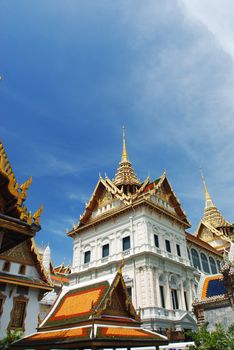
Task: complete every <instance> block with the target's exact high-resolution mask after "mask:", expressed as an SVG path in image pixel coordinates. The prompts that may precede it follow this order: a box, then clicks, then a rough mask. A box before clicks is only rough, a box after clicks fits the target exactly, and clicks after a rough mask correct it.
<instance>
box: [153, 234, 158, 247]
mask: <svg viewBox="0 0 234 350" xmlns="http://www.w3.org/2000/svg"><path fill="white" fill-rule="evenodd" d="M154 245H155V247H157V248H159V241H158V235H154Z"/></svg>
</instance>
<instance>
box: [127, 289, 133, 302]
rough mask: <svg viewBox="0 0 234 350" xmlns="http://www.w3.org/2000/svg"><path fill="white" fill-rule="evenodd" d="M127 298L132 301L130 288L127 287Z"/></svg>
mask: <svg viewBox="0 0 234 350" xmlns="http://www.w3.org/2000/svg"><path fill="white" fill-rule="evenodd" d="M127 292H128V296H129V298H130V299H132V287H127Z"/></svg>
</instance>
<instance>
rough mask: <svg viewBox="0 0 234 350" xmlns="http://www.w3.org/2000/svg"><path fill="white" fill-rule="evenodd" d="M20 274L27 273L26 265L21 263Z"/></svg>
mask: <svg viewBox="0 0 234 350" xmlns="http://www.w3.org/2000/svg"><path fill="white" fill-rule="evenodd" d="M19 274H20V275H25V274H26V266H25V265H20V267H19Z"/></svg>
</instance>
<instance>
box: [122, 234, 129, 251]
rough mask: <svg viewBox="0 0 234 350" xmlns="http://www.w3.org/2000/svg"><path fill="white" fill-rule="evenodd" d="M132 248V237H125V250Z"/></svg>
mask: <svg viewBox="0 0 234 350" xmlns="http://www.w3.org/2000/svg"><path fill="white" fill-rule="evenodd" d="M128 249H130V237H129V236H127V237H124V238H123V250H128Z"/></svg>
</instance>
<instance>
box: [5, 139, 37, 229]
mask: <svg viewBox="0 0 234 350" xmlns="http://www.w3.org/2000/svg"><path fill="white" fill-rule="evenodd" d="M0 183H1V185H2V187H4V188H3V191H2V192H4V199H5V210H4V214H6V215H8V216H12V217H15V218H18V219H20V220H22V221H25V222H27V223H28V224H29V225H32V224H36V225H38V226H40V215H41V213H42V210H43V207H41V208H40V209H39V210H37V211H36V213H35V214H34V215H32V214H31V213H30V212H29V211H28V210H27V208H26V206H25V205H24V204H23V203H24V201H25V200H26V198H27V190H28V189H29V187H30V185H31V183H32V177H31V176H30V178H29V179H28V180H27V181H26V182H24V183H23V184H22V185H19V184H18V182H17V181H16V178H15V174H14V172H13V170H12V167H11V165H10V162H9V160H8V157H7V154H6V151H5V148H4V146H3V144H2V142H1V141H0Z"/></svg>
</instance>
